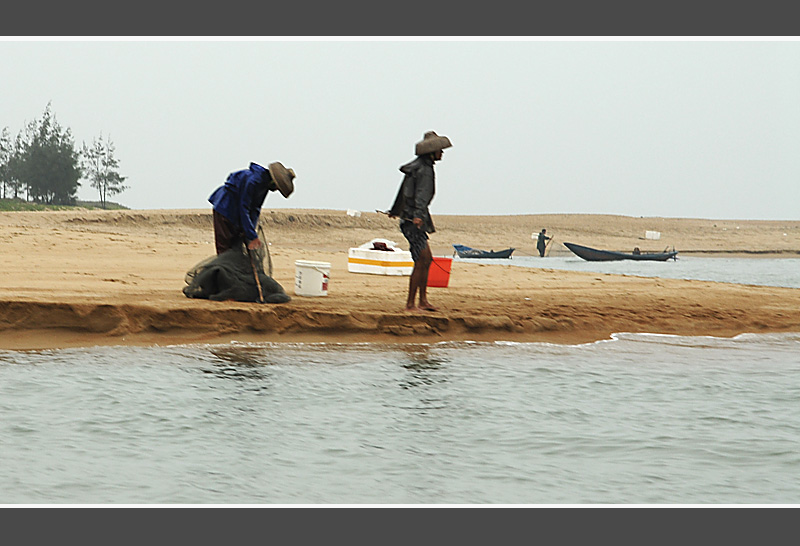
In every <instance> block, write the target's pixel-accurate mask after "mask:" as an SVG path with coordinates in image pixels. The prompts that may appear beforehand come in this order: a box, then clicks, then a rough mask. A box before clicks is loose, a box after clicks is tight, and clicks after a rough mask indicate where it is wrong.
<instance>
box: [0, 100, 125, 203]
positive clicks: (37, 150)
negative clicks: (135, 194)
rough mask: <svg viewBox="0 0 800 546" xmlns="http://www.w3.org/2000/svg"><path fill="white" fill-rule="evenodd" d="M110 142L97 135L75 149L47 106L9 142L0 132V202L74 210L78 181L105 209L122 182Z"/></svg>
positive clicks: (66, 130) (6, 132)
mask: <svg viewBox="0 0 800 546" xmlns="http://www.w3.org/2000/svg"><path fill="white" fill-rule="evenodd" d="M115 153H116V149H115V146H114V143H113V142H112V141H111V138H110V137H106V138H103V135H102V134H101V135H100V136H99V137H96V138H95V139H94V140H93V142H92V143H91V145H87V144H86V143H85V142H83V143H82V145H81V147H80V148H79V149H76V147H75V140H74V138H73V136H72V131H70V129H69V128H64V127H62V126H61V125H60V124H59V123H58V121H57V120H56V117H55V114H53V112H52V110H51V105H50V103H47V107H46V108H45V110H44V113H43V114H42V117H41V118H39V119H34V120H33V121H31V122H30V123H28V124H27V125H26V126H25V128H24V129H22V130H21V131H20V132H19V133H18V134H17V136H16V137H15V138H12V137H11V133H10V132H9V130H8V127H5V128H3V130H2V132H0V197H2V198H4V199H21V200H25V201H33V202H35V203H42V204H49V205H75V204H76V202H77V193H78V188H79V187H80V186H81V183H80V180H86V181H88V182H89V186H90V187H92V188H94V189H96V190H97V191H98V194H99V200H100V204H101V206H102V207H103V208H106V202H107V199H108V197H110V196H112V195H115V194H118V193H122V192H123V191H125V190H126V189H128V187H127V186H125V185H124V181H125V180H126V179H127V177H124V176H121V175H120V173H119V160H118V159H117V158H116V157H115V156H114V154H115Z"/></svg>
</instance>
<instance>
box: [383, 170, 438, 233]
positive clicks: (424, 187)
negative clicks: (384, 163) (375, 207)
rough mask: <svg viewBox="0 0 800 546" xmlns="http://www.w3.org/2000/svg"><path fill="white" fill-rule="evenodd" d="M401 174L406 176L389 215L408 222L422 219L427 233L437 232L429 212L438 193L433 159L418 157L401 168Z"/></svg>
mask: <svg viewBox="0 0 800 546" xmlns="http://www.w3.org/2000/svg"><path fill="white" fill-rule="evenodd" d="M400 172H401V173H403V174H404V175H405V176H404V177H403V183H402V184H401V185H400V190H399V191H398V192H397V197H395V199H394V204H393V205H392V208H390V209H389V214H391V215H392V216H397V217H398V218H403V219H406V220H413V219H414V218H421V219H422V226H423V228H424V229H425V231H427V232H428V233H433V232H435V231H436V228H434V227H433V219H431V213H430V211H429V210H428V206H430V204H431V201H433V196H434V194H435V193H436V175H435V173H434V171H433V158H431V157H430V156H429V155H422V156H417V158H416V159H415V160H413V161H411V162H409V163H406V164H405V165H403V166H402V167H400Z"/></svg>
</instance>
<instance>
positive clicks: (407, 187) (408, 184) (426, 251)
mask: <svg viewBox="0 0 800 546" xmlns="http://www.w3.org/2000/svg"><path fill="white" fill-rule="evenodd" d="M450 146H452V144H451V143H450V139H449V138H447V137H446V136H439V135H437V134H436V133H435V132H434V131H428V132H427V133H425V135H424V136H423V138H422V140H421V141H420V142H417V144H416V146H415V149H414V152H415V154H416V155H417V158H416V159H414V160H413V161H411V162H409V163H406V164H405V165H403V166H401V167H400V172H401V173H403V174H404V175H405V176H404V177H403V183H402V184H401V185H400V190H399V191H398V192H397V197H396V198H395V200H394V204H393V205H392V208H391V209H389V217H390V218H400V231H402V232H403V236H404V237H405V238H406V240H407V241H408V245H409V250H410V252H411V258H412V259H413V260H414V268H413V269H412V270H411V278H410V279H409V281H408V299H407V301H406V310H407V311H415V312H419V311H436V308H435V307H434V306H432V305H431V304H430V302H429V301H428V292H427V291H428V270H429V268H430V266H431V263H432V262H433V254H432V253H431V247H430V244H429V243H428V233H433V232H435V231H436V229H435V228H434V227H433V220H432V219H431V214H430V211H429V210H428V206H429V205H430V204H431V201H432V200H433V196H434V194H435V193H436V176H435V173H434V171H433V164H434V163H435V162H436V161H440V160H441V159H442V155H443V154H444V149H445V148H449V147H450ZM417 293H419V306H417V305H415V300H416V297H417Z"/></svg>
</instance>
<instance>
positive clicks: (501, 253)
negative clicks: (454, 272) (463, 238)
mask: <svg viewBox="0 0 800 546" xmlns="http://www.w3.org/2000/svg"><path fill="white" fill-rule="evenodd" d="M453 248H455V249H456V254H458V257H459V258H510V257H511V253H512V252H514V249H513V248H507V249H505V250H480V249H477V248H470V247H468V246H464V245H453Z"/></svg>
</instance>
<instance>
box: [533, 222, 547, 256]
mask: <svg viewBox="0 0 800 546" xmlns="http://www.w3.org/2000/svg"><path fill="white" fill-rule="evenodd" d="M545 233H547V230H546V229H544V228H542V231H540V232H539V237H538V239H537V240H536V249H537V250H538V251H539V256H540V257H542V258H544V251H545V249H547V241H548V240H550V237H548V236H547V235H545Z"/></svg>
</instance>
